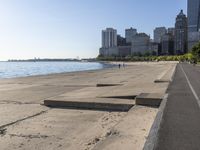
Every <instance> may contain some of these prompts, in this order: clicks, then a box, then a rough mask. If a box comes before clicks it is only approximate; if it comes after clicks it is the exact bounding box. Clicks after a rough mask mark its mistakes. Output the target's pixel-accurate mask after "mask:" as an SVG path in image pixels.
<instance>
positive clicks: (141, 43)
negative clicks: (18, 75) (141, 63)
mask: <svg viewBox="0 0 200 150" xmlns="http://www.w3.org/2000/svg"><path fill="white" fill-rule="evenodd" d="M149 44H150V37H149V36H148V35H147V34H145V33H139V34H136V35H135V36H134V37H133V40H132V48H131V53H132V54H135V53H141V54H143V53H145V52H146V51H148V49H149Z"/></svg>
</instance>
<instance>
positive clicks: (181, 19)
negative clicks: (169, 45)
mask: <svg viewBox="0 0 200 150" xmlns="http://www.w3.org/2000/svg"><path fill="white" fill-rule="evenodd" d="M174 47H175V54H184V53H186V52H187V17H186V15H185V14H184V13H183V10H181V12H180V13H179V14H178V15H177V17H176V23H175V46H174Z"/></svg>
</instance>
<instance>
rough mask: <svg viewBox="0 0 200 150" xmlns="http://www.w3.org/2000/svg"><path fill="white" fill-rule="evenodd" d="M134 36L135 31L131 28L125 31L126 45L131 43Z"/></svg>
mask: <svg viewBox="0 0 200 150" xmlns="http://www.w3.org/2000/svg"><path fill="white" fill-rule="evenodd" d="M136 34H137V29H133V28H130V29H126V30H125V38H126V42H127V43H131V42H132V39H133V37H134V36H135V35H136Z"/></svg>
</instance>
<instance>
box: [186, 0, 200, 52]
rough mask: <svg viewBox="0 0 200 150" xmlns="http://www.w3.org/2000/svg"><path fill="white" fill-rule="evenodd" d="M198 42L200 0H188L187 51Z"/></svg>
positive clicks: (199, 32) (199, 33)
mask: <svg viewBox="0 0 200 150" xmlns="http://www.w3.org/2000/svg"><path fill="white" fill-rule="evenodd" d="M199 41H200V0H188V49H189V50H190V49H191V48H192V47H193V46H194V45H195V44H196V43H198V42H199Z"/></svg>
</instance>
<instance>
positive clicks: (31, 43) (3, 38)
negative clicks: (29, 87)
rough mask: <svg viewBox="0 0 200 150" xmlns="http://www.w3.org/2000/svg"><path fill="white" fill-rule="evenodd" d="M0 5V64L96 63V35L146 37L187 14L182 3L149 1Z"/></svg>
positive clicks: (41, 2)
mask: <svg viewBox="0 0 200 150" xmlns="http://www.w3.org/2000/svg"><path fill="white" fill-rule="evenodd" d="M105 2H107V3H106V5H105ZM0 4H1V5H0V7H1V9H0V11H1V13H0V14H1V15H0V18H1V20H0V26H1V28H0V60H8V59H30V58H34V57H37V58H38V57H39V58H76V57H77V56H79V57H80V58H90V57H96V56H97V55H98V49H99V47H100V45H101V38H100V35H101V30H102V29H104V28H106V27H113V28H116V29H117V30H118V31H117V32H118V33H119V34H121V35H122V36H124V34H125V31H124V30H125V29H126V28H130V27H133V28H137V29H138V32H145V33H147V34H151V37H152V36H153V29H154V28H155V27H157V26H166V27H172V26H174V23H175V16H176V15H177V13H178V12H179V11H180V10H181V9H183V10H184V12H186V10H187V1H186V0H185V1H182V2H180V1H179V0H175V1H174V0H173V1H172V0H169V1H159V0H155V1H153V2H151V3H150V4H148V5H146V1H145V0H141V1H140V2H138V1H136V0H134V1H131V0H126V1H123V2H118V3H116V1H114V0H109V1H105V0H103V1H101V2H93V1H91V0H86V1H84V2H82V1H80V0H75V1H64V0H59V1H53V0H52V1H47V0H43V1H39V0H36V1H34V2H33V1H25V0H20V1H18V2H16V1H14V0H8V1H1V2H0ZM113 4H114V5H113ZM110 8H112V10H110ZM123 8H126V9H123ZM109 10H110V11H109ZM167 10H168V11H167ZM169 10H170V11H169ZM158 12H159V13H158ZM91 14H92V15H91ZM147 18H148V19H147ZM154 19H155V20H154Z"/></svg>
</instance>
